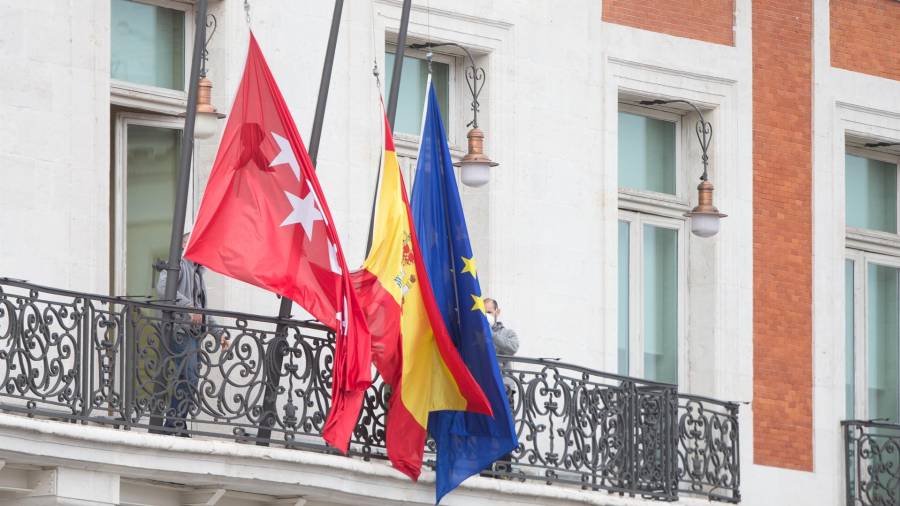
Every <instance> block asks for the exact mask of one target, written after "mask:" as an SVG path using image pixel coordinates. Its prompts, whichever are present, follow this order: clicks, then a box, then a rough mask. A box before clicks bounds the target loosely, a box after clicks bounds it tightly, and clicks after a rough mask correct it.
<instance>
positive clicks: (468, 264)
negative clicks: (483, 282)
mask: <svg viewBox="0 0 900 506" xmlns="http://www.w3.org/2000/svg"><path fill="white" fill-rule="evenodd" d="M460 258H462V261H463V269H462V272H461V273H460V274H465V273H467V272H469V273H471V274H472V277H473V278H475V279H478V272H477V271H476V268H477V266H476V265H475V257H472V258H466V257H460Z"/></svg>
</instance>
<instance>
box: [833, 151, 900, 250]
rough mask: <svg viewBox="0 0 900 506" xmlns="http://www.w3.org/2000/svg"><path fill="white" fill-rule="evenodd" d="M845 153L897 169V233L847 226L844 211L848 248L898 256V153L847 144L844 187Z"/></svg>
mask: <svg viewBox="0 0 900 506" xmlns="http://www.w3.org/2000/svg"><path fill="white" fill-rule="evenodd" d="M846 155H853V156H858V157H862V158H869V159H872V160H877V161H880V162H887V163H892V164H894V166H895V168H896V170H897V209H895V214H896V216H897V233H893V234H892V233H890V232H884V231H881V230H873V229H866V228H858V227H848V226H847V225H846V223H847V220H846V213H845V219H844V226H845V227H846V229H847V244H848V246H847V247H848V248H852V249H861V250H866V251H880V252H882V253H886V254H893V255H896V256H900V155H895V154H893V153H886V152H884V151H878V150H875V149H870V148H861V147H855V146H847V147H846V148H845V151H844V161H843V163H844V174H845V176H844V177H845V180H844V187H845V188H846V173H847V167H846Z"/></svg>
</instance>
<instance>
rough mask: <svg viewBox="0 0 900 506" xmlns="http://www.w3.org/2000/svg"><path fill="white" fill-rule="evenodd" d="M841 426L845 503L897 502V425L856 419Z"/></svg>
mask: <svg viewBox="0 0 900 506" xmlns="http://www.w3.org/2000/svg"><path fill="white" fill-rule="evenodd" d="M841 425H842V426H843V427H844V451H845V456H846V485H847V506H888V505H893V504H900V425H896V424H891V423H879V422H874V421H859V420H850V421H845V422H842V423H841Z"/></svg>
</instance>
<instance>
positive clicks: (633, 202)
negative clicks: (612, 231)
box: [619, 188, 691, 220]
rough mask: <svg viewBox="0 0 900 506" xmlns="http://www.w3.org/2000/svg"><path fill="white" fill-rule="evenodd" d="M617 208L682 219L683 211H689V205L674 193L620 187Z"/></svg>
mask: <svg viewBox="0 0 900 506" xmlns="http://www.w3.org/2000/svg"><path fill="white" fill-rule="evenodd" d="M619 209H625V210H628V211H637V212H644V213H653V214H658V215H662V216H666V217H669V218H675V219H680V220H684V219H685V218H684V213H686V212H688V211H690V210H691V206H690V204H688V203H687V202H686V201H684V200H681V199H679V198H678V197H677V196H675V195H666V194H664V193H656V192H647V191H640V190H631V189H624V188H621V189H619Z"/></svg>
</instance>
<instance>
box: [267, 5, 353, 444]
mask: <svg viewBox="0 0 900 506" xmlns="http://www.w3.org/2000/svg"><path fill="white" fill-rule="evenodd" d="M343 7H344V0H335V2H334V13H333V14H332V15H331V33H329V35H328V48H327V49H326V51H325V63H324V65H323V66H322V79H321V80H320V81H319V98H318V101H317V102H316V115H315V117H314V118H313V126H312V133H310V136H309V158H310V159H311V160H312V163H313V166H314V167H315V165H316V159H317V158H318V156H319V140H320V139H321V137H322V123H323V121H324V120H325V105H326V103H327V102H328V86H329V84H330V83H331V69H332V67H333V66H334V53H335V49H336V48H337V38H338V32H339V30H340V27H341V11H342V10H343ZM292 306H293V302H292V301H291V299H289V298H287V297H282V298H281V306H280V307H279V308H278V318H279V319H287V318H290V317H291V307H292ZM286 334H287V327H286V326H285V325H283V324H278V326H277V327H276V329H275V340H274V341H273V342H272V344H270V345H269V349H268V353H269V354H270V355H269V357H267V360H266V367H267V371H266V372H267V376H266V377H267V378H268V379H269V380H268V381H267V382H266V392H265V394H264V397H263V410H262V417H261V419H260V425H259V431H257V433H256V438H257V441H256V444H257V445H260V446H268V445H269V443H268V442H267V440H268V439H269V437H271V435H272V425H274V423H275V419H276V413H275V401H276V400H277V398H278V384H279V383H280V381H281V366H282V364H283V362H284V354H285V352H286V351H287V350H286V349H287V335H286Z"/></svg>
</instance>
